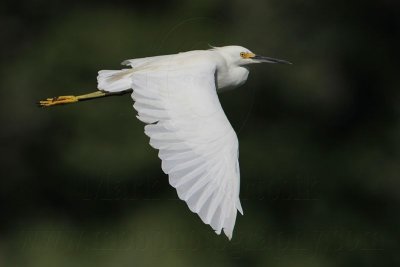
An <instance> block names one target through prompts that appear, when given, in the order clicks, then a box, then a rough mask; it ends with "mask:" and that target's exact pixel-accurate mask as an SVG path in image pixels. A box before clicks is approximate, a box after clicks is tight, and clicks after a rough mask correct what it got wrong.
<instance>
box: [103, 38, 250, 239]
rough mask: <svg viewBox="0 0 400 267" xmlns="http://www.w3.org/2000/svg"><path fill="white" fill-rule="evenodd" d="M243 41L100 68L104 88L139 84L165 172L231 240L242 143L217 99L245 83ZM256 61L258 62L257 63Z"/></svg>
mask: <svg viewBox="0 0 400 267" xmlns="http://www.w3.org/2000/svg"><path fill="white" fill-rule="evenodd" d="M241 52H247V53H251V52H249V51H248V50H247V49H246V48H243V47H240V46H229V47H222V48H213V49H210V50H198V51H190V52H184V53H179V54H174V55H166V56H156V57H148V58H139V59H131V60H126V61H124V62H123V64H125V65H128V66H130V67H132V68H131V69H123V70H118V71H108V70H104V71H100V72H99V76H98V88H99V89H100V90H103V91H107V92H118V91H123V90H127V89H131V88H132V89H133V93H132V98H133V100H134V101H135V104H134V105H133V106H134V108H135V109H136V111H137V112H138V116H137V117H138V118H139V119H140V120H141V121H143V122H144V123H146V124H147V125H146V126H145V133H146V134H147V135H148V136H149V137H150V144H151V146H153V147H154V148H156V149H159V157H160V158H161V160H162V169H163V171H164V172H165V173H166V174H168V175H169V182H170V184H171V185H172V186H173V187H175V188H176V189H177V192H178V196H179V198H180V199H182V200H184V201H186V203H187V204H188V206H189V208H190V210H191V211H193V212H196V213H197V214H198V215H199V216H200V218H201V219H202V220H203V222H204V223H206V224H210V225H211V227H212V228H213V229H214V230H215V231H216V233H218V234H219V233H220V232H221V230H223V231H224V233H225V234H226V235H227V236H228V238H229V239H230V238H231V237H232V232H233V228H234V225H235V220H236V214H237V210H238V211H240V212H241V213H242V214H243V211H242V207H241V204H240V200H239V184H240V174H239V163H238V140H237V137H236V134H235V132H234V130H233V129H232V127H231V125H230V123H229V121H228V119H227V118H226V116H225V114H224V111H223V110H222V107H221V105H220V103H219V100H218V96H217V94H216V91H217V90H223V89H232V88H235V87H237V86H240V85H242V84H243V83H244V82H245V81H246V80H247V76H248V74H249V71H248V69H247V68H246V67H244V65H247V64H249V63H251V61H250V60H251V59H247V58H242V57H240V56H239V54H240V53H241ZM252 62H254V63H257V62H255V61H252Z"/></svg>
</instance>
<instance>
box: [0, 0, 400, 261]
mask: <svg viewBox="0 0 400 267" xmlns="http://www.w3.org/2000/svg"><path fill="white" fill-rule="evenodd" d="M0 6H1V8H0V12H1V18H0V20H1V23H0V29H1V36H2V38H1V39H2V40H1V42H0V46H1V52H0V54H1V66H0V68H1V69H0V73H1V79H0V88H1V90H0V96H1V97H0V111H1V112H0V123H1V131H0V134H1V139H0V142H1V158H0V162H1V163H0V164H1V165H0V167H1V168H0V169H1V179H0V211H1V215H0V216H1V217H0V266H7V267H8V266H40V267H43V266H96V267H101V266H157V265H158V266H282V267H286V266H287V267H289V266H296V267H299V266H400V256H399V249H400V244H399V242H400V238H399V237H400V231H399V223H400V215H399V207H400V195H399V191H400V190H399V189H400V177H399V176H400V175H399V173H400V90H399V89H400V86H399V85H400V82H399V79H398V71H399V65H398V62H397V61H398V60H399V58H400V57H399V54H400V53H399V47H400V38H399V33H400V21H399V19H400V16H399V10H400V2H399V1H391V0H384V1H343V0H341V1H340V0H335V1H333V0H327V1H317V0H309V1H304V0H294V1H279V0H264V1H262V0H255V1H238V0H237V1H223V0H220V1H211V0H207V1H205V0H202V1H200V0H195V1H179V0H171V1H122V0H116V1H85V2H82V1H77V0H70V1H49V0H31V1H7V0H6V1H2V3H1V4H0ZM208 44H211V45H214V46H223V45H230V44H237V45H242V46H245V47H248V48H249V49H251V50H252V51H254V52H256V53H259V54H262V55H266V56H272V57H277V58H282V59H287V60H290V61H292V62H294V63H295V64H294V65H292V66H278V65H267V64H265V65H257V66H252V68H251V69H252V70H251V73H250V77H249V80H248V82H247V83H246V84H245V85H244V86H243V87H241V88H240V89H238V90H236V91H230V92H226V93H222V94H220V100H221V102H222V105H223V107H224V110H225V112H226V114H227V116H228V118H229V120H230V121H231V123H232V125H233V127H234V129H235V130H236V131H237V133H238V138H239V142H240V164H241V177H242V178H241V199H242V205H243V208H244V213H245V215H244V216H238V218H237V222H236V227H235V232H234V236H233V239H232V241H230V242H229V241H228V240H227V238H226V237H225V236H217V235H215V234H214V233H213V231H212V229H211V228H210V227H209V226H207V225H204V224H203V223H202V222H201V220H200V219H199V218H198V217H197V215H195V214H193V213H191V212H190V211H189V209H188V208H187V206H186V204H185V203H184V202H182V201H180V200H179V199H178V198H177V196H176V192H175V190H174V189H173V188H172V187H171V186H169V184H168V179H167V176H166V175H164V174H163V173H162V171H161V168H160V160H159V159H158V158H157V152H156V151H155V150H153V149H152V148H150V146H149V145H148V138H147V137H145V135H144V134H143V124H142V123H141V122H139V121H138V120H137V119H136V118H135V115H136V114H135V112H134V110H133V108H132V101H131V99H130V97H129V96H124V97H115V98H108V99H101V100H98V101H94V102H85V103H81V104H77V105H73V106H64V107H58V108H54V109H39V108H37V107H36V105H35V102H36V101H37V100H39V99H42V98H46V97H49V96H57V95H65V94H80V93H86V92H91V91H94V90H95V88H96V75H97V71H98V70H100V69H119V68H121V66H120V65H119V62H121V61H123V60H125V59H128V58H135V57H145V56H152V55H158V54H167V53H176V52H179V51H185V50H192V49H207V48H208Z"/></svg>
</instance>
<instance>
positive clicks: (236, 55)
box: [213, 45, 292, 66]
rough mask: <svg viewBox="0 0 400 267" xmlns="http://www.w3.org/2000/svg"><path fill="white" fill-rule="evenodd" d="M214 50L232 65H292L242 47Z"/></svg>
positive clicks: (225, 47)
mask: <svg viewBox="0 0 400 267" xmlns="http://www.w3.org/2000/svg"><path fill="white" fill-rule="evenodd" d="M213 49H214V50H216V51H218V52H220V53H221V55H222V56H223V57H224V58H225V59H226V60H227V61H228V62H230V63H232V64H235V65H238V66H243V65H249V64H254V63H281V64H292V63H290V62H289V61H286V60H282V59H276V58H272V57H265V56H260V55H257V54H254V53H253V52H251V51H250V50H249V49H247V48H245V47H242V46H236V45H231V46H224V47H214V48H213Z"/></svg>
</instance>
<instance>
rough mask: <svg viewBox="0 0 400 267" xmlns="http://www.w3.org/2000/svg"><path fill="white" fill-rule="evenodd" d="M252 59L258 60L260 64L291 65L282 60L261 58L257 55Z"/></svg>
mask: <svg viewBox="0 0 400 267" xmlns="http://www.w3.org/2000/svg"><path fill="white" fill-rule="evenodd" d="M252 59H255V60H258V61H260V62H265V63H273V64H276V63H280V64H289V65H292V63H291V62H289V61H286V60H283V59H276V58H272V57H263V56H259V55H256V56H254V57H253V58H252Z"/></svg>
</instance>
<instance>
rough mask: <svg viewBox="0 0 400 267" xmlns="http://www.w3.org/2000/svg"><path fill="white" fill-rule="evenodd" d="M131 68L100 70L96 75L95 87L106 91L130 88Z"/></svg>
mask: <svg viewBox="0 0 400 267" xmlns="http://www.w3.org/2000/svg"><path fill="white" fill-rule="evenodd" d="M132 73H133V69H122V70H101V71H99V75H98V76H97V88H98V89H99V90H102V91H106V92H120V91H124V90H128V89H131V88H132V78H131V75H132Z"/></svg>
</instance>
